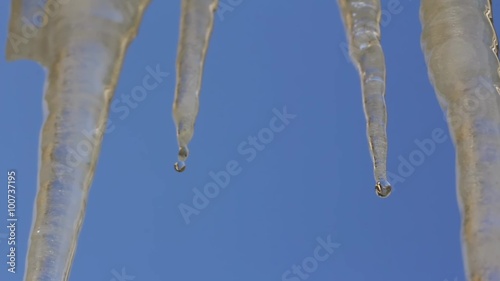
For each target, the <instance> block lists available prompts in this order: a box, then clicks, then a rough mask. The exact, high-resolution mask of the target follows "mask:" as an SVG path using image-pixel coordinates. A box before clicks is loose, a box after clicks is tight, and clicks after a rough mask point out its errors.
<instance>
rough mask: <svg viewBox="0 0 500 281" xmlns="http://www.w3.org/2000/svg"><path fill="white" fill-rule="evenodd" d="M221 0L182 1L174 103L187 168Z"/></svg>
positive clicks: (178, 167)
mask: <svg viewBox="0 0 500 281" xmlns="http://www.w3.org/2000/svg"><path fill="white" fill-rule="evenodd" d="M218 2H219V1H218V0H182V15H181V32H180V39H179V46H178V54H177V85H176V89H175V100H174V105H173V115H174V121H175V124H176V127H177V141H178V144H179V155H178V160H179V162H178V163H176V164H175V169H176V170H177V171H179V172H182V171H184V169H185V164H184V161H186V158H187V157H188V154H189V149H188V144H189V142H190V141H191V139H192V138H193V134H194V126H195V123H196V117H197V116H198V109H199V96H200V88H201V81H202V76H203V65H204V63H205V55H206V53H207V49H208V45H209V41H210V35H211V33H212V28H213V24H214V13H215V9H216V8H217V5H218Z"/></svg>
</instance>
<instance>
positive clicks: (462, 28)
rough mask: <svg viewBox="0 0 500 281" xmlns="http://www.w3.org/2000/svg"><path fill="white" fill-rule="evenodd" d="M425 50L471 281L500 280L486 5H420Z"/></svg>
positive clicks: (496, 117)
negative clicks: (452, 157) (443, 123)
mask: <svg viewBox="0 0 500 281" xmlns="http://www.w3.org/2000/svg"><path fill="white" fill-rule="evenodd" d="M421 5H422V6H421V15H420V17H421V21H422V27H423V34H422V49H423V51H424V53H425V59H426V62H427V67H428V70H429V77H430V80H431V82H432V84H433V85H434V88H435V91H436V94H437V96H438V99H439V101H440V104H441V107H442V108H443V111H444V112H445V113H446V115H447V117H448V125H449V128H450V131H451V133H452V136H453V142H454V145H455V148H456V158H457V161H456V169H457V193H458V199H459V204H460V210H461V215H462V241H463V256H464V263H465V265H466V268H467V275H468V279H469V280H471V281H472V280H474V281H493V280H495V281H497V280H500V95H499V87H500V78H499V72H498V70H499V67H500V65H499V62H498V56H497V52H498V41H497V37H496V35H495V30H494V28H493V25H492V21H491V19H492V13H491V1H489V0H474V1H472V0H440V1H435V0H422V2H421Z"/></svg>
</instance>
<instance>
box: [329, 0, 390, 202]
mask: <svg viewBox="0 0 500 281" xmlns="http://www.w3.org/2000/svg"><path fill="white" fill-rule="evenodd" d="M338 3H339V6H340V8H341V13H342V17H343V20H344V25H345V29H346V33H347V37H348V40H349V52H350V54H351V58H352V60H353V62H354V64H355V65H356V67H357V69H358V71H359V75H360V78H361V86H362V92H363V107H364V110H365V116H366V122H367V125H366V127H367V133H368V140H369V143H370V152H371V155H372V160H373V167H374V174H375V181H376V184H375V191H376V193H377V195H378V196H380V197H387V196H389V194H390V193H391V190H392V187H391V184H390V183H389V182H388V181H387V179H386V177H387V175H386V174H387V133H386V127H387V111H386V107H385V59H384V53H383V51H382V47H381V45H380V16H381V8H380V0H339V1H338Z"/></svg>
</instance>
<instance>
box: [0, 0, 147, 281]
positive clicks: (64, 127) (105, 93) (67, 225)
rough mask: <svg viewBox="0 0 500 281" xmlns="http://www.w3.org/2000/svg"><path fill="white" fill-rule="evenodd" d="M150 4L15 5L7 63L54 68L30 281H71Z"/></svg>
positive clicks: (32, 0) (108, 0) (27, 1)
mask: <svg viewBox="0 0 500 281" xmlns="http://www.w3.org/2000/svg"><path fill="white" fill-rule="evenodd" d="M148 3H149V0H129V1H127V2H124V1H121V0H87V1H80V0H68V1H64V3H63V4H60V3H59V1H53V0H49V1H38V0H24V1H18V0H13V1H12V15H11V21H10V29H9V39H8V45H7V59H8V60H16V59H30V60H34V61H37V62H39V63H40V64H41V65H42V66H43V67H44V68H46V69H47V70H48V73H47V80H46V88H45V112H44V113H45V121H44V124H43V129H42V132H41V139H40V158H39V178H38V192H37V198H36V204H35V211H34V222H33V225H32V229H31V235H30V244H29V249H28V256H27V266H26V271H25V276H24V278H25V280H26V281H65V280H68V278H69V274H70V269H71V264H72V261H73V257H74V253H75V250H76V246H77V239H78V236H79V233H80V229H81V226H82V222H83V218H84V216H85V209H86V202H87V197H88V192H89V189H90V185H91V182H92V179H93V176H94V171H95V166H96V162H97V159H98V156H99V151H100V147H101V140H102V137H103V133H104V130H105V127H106V120H107V118H108V112H109V103H110V100H111V98H112V96H113V94H114V89H115V85H116V82H117V80H118V76H119V72H120V69H121V65H122V62H123V58H124V55H125V52H126V49H127V46H128V44H129V43H130V42H131V40H132V39H133V38H134V37H135V35H136V32H137V29H138V26H139V24H140V22H141V18H142V14H143V12H144V10H145V8H146V6H147V5H148ZM37 15H45V18H44V20H45V21H44V22H36V19H39V18H40V17H38V16H37ZM26 19H27V20H28V21H29V22H28V21H26Z"/></svg>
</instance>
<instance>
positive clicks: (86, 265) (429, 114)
mask: <svg viewBox="0 0 500 281" xmlns="http://www.w3.org/2000/svg"><path fill="white" fill-rule="evenodd" d="M220 1H221V3H224V4H225V5H227V7H230V9H229V10H227V11H226V12H225V13H223V14H218V16H217V17H216V22H215V29H214V33H213V36H212V40H211V46H210V48H209V52H208V56H207V61H206V67H205V76H204V79H203V86H202V92H201V111H200V114H199V120H198V122H197V125H196V132H195V135H194V139H193V141H192V143H191V145H190V153H191V154H190V157H189V159H188V162H187V169H186V171H185V172H184V173H182V174H179V173H176V172H175V171H174V169H173V163H174V162H175V161H176V154H177V143H176V139H175V127H174V123H173V121H172V117H171V116H172V114H171V108H172V105H171V104H172V101H173V94H174V87H175V61H176V52H177V40H178V36H179V34H178V29H179V11H180V1H153V3H152V4H151V5H150V6H149V8H148V10H147V12H146V14H145V17H144V20H143V23H142V25H141V28H140V31H139V34H138V37H137V38H136V39H135V41H134V42H133V43H132V45H131V46H130V48H129V50H128V53H127V57H126V59H125V63H124V66H123V69H122V73H121V77H120V81H119V84H118V86H117V89H116V93H115V103H116V104H117V107H118V106H122V107H126V108H127V109H122V110H121V111H119V110H112V111H111V113H110V117H109V120H110V122H112V125H113V126H112V127H111V126H110V128H113V129H112V130H111V129H110V130H109V131H108V132H107V134H106V135H105V138H104V143H103V146H102V153H101V157H100V159H99V163H98V165H97V171H96V174H95V178H94V183H93V186H92V189H91V192H90V197H89V201H88V208H87V215H86V217H85V222H84V225H83V230H82V232H81V235H80V240H79V244H78V249H77V253H76V256H75V259H74V264H73V268H72V273H71V278H70V280H75V281H80V280H82V281H83V280H98V281H113V280H114V281H122V280H124V281H132V280H134V281H142V280H150V281H156V280H158V281H160V280H179V281H184V280H186V281H188V280H220V281H234V280H238V281H247V280H248V281H250V280H263V281H272V280H277V281H279V280H284V281H287V280H288V281H298V280H306V279H307V280H313V281H314V280H318V281H320V280H349V281H364V280H407V281H417V280H418V281H420V280H429V281H432V280H435V281H444V280H449V281H452V280H455V279H456V280H464V274H463V262H462V257H461V244H460V218H459V210H458V206H457V200H456V192H455V175H454V171H455V168H454V163H455V160H454V153H453V147H452V143H451V141H450V137H449V133H448V129H447V127H446V124H445V121H444V118H443V114H442V112H441V109H440V108H439V105H438V103H437V100H436V98H435V95H434V92H433V89H432V87H431V85H430V83H429V81H428V77H427V71H426V66H425V63H424V59H423V54H422V51H421V49H420V30H421V27H420V22H419V15H418V11H419V3H418V1H411V0H399V4H398V1H396V0H392V1H382V2H383V8H384V10H385V12H384V18H383V39H382V44H383V48H384V50H385V53H386V62H387V70H388V75H387V107H388V118H389V119H388V120H389V124H388V137H389V157H388V169H389V171H390V172H391V173H392V174H393V175H394V176H395V177H398V180H393V183H395V184H394V191H393V194H392V195H391V196H390V197H389V198H388V199H386V200H382V199H379V198H378V197H377V196H376V195H375V193H374V179H373V171H372V163H371V160H370V156H369V151H368V144H367V140H366V132H365V120H364V113H363V109H362V102H361V93H360V86H359V77H358V74H357V72H356V71H355V69H354V67H353V65H352V64H351V63H350V61H349V60H348V59H346V57H345V52H344V51H345V49H344V46H345V42H346V39H345V38H346V37H345V34H344V30H343V25H342V22H341V20H340V14H339V11H338V8H337V5H336V1H333V0H318V1H310V2H307V3H306V2H305V1H283V0H281V1H264V0H254V1H249V0H240V1H236V0H233V1H229V0H220ZM6 2H8V1H3V2H2V3H0V18H2V19H3V20H2V21H0V38H3V39H2V40H3V42H4V43H3V44H0V53H2V54H3V53H5V41H6V36H7V24H8V21H7V18H8V16H9V10H10V4H8V3H6ZM389 2H392V3H393V4H391V5H396V6H394V7H396V8H394V7H393V8H391V9H389V8H388V5H389ZM497 25H498V24H497ZM157 67H158V68H159V69H160V71H161V72H168V73H169V75H168V76H167V75H164V76H163V77H162V78H161V79H159V81H158V85H157V86H156V87H155V88H154V89H152V90H150V91H148V93H147V96H146V97H145V98H144V99H143V100H140V101H135V102H134V103H133V105H129V104H127V103H125V102H124V100H125V99H126V98H127V96H130V95H131V91H132V89H133V88H134V87H136V86H141V85H142V81H143V79H144V77H145V76H147V75H151V74H149V73H150V72H149V70H148V69H156V68H157ZM0 77H1V80H0V81H1V82H2V83H1V84H2V88H3V91H2V92H3V94H2V100H1V104H2V107H3V109H2V116H3V117H2V118H0V122H1V128H2V131H3V139H2V146H1V148H0V149H1V155H2V159H3V160H2V162H1V167H2V171H4V172H5V174H6V171H8V170H10V169H15V170H16V171H17V182H18V183H17V185H18V186H17V190H18V194H17V195H18V196H17V200H18V203H17V205H18V211H17V212H18V219H19V220H18V229H17V241H18V242H17V243H18V246H17V253H18V259H17V261H18V263H17V273H16V274H11V273H8V272H7V265H6V264H5V263H2V266H1V269H0V280H12V281H18V280H22V277H23V271H24V266H25V252H26V250H27V245H28V244H27V242H28V237H29V230H30V227H31V216H32V206H33V202H34V199H35V195H36V180H37V179H36V177H37V159H38V137H39V133H40V128H41V125H42V124H41V122H42V94H43V93H42V89H43V83H44V73H43V71H42V69H41V68H40V67H39V66H38V65H37V64H35V63H33V62H29V61H18V62H13V63H6V62H5V59H4V58H3V56H2V59H1V63H0ZM285 108H286V111H287V112H288V114H290V115H293V116H294V117H293V118H292V117H289V119H286V122H283V121H282V120H281V119H279V118H277V117H276V116H279V115H280V114H281V115H283V113H282V112H283V110H284V109H285ZM125 112H128V113H127V114H125ZM277 112H278V113H277ZM280 112H281V113H280ZM273 120H274V121H273ZM280 122H281V123H280ZM270 132H272V137H271V136H270V135H269V134H271V133H270ZM259 134H260V135H259ZM252 136H253V137H257V138H259V136H260V139H259V140H261V139H264V141H265V142H267V143H265V144H263V145H262V146H260V145H258V146H257V147H254V148H251V145H250V144H249V137H252ZM433 137H434V138H433ZM426 139H428V141H425V140H426ZM418 143H426V144H427V145H428V146H434V147H435V148H434V149H432V150H430V151H425V150H424V149H422V148H420V146H419V145H418ZM429 143H432V144H429ZM245 151H246V152H245ZM426 153H427V154H426ZM251 155H253V157H252V156H251ZM418 156H423V158H422V157H421V158H419V157H418ZM412 159H413V160H412ZM405 163H406V164H405ZM228 165H229V167H228ZM405 165H406V166H405ZM221 171H230V172H232V174H229V173H228V175H229V176H228V178H229V183H228V184H227V186H226V187H224V188H219V192H218V194H216V195H213V196H212V197H213V198H207V199H206V200H203V199H196V200H197V201H196V202H197V203H196V204H197V206H198V207H200V205H207V204H208V205H207V206H203V208H200V209H196V210H195V211H196V212H195V214H192V215H190V216H188V218H187V219H186V216H184V217H183V215H182V214H181V211H180V209H179V206H181V204H185V205H183V206H190V207H191V208H195V207H196V206H194V205H193V198H194V197H195V194H196V192H198V191H196V190H199V191H201V192H202V191H203V190H204V187H205V186H207V185H208V186H211V187H208V188H213V187H214V184H210V183H213V182H214V180H213V179H212V177H211V172H212V173H215V174H217V173H219V174H220V172H221ZM5 181H7V175H5ZM3 186H4V187H5V184H4V185H3ZM194 190H195V191H194ZM214 192H215V191H214ZM4 194H6V191H5V192H4ZM2 198H4V199H2V200H1V202H0V208H1V209H2V210H5V211H1V213H2V214H4V215H2V217H3V218H4V221H3V223H4V224H7V222H6V208H7V207H6V199H5V198H6V196H3V197H2ZM204 201H205V202H204ZM207 202H208V203H207ZM186 221H189V223H186ZM0 229H3V230H0V235H1V234H5V233H6V230H5V229H6V228H4V227H2V228H0ZM328 244H329V245H328ZM325 245H326V246H325ZM0 252H1V256H2V257H4V258H3V259H2V260H6V257H5V256H6V255H7V245H6V241H5V237H3V236H0ZM297 266H300V267H301V269H297ZM304 267H305V269H304ZM298 270H300V272H301V273H297V272H299V271H298ZM308 271H309V272H308Z"/></svg>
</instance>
